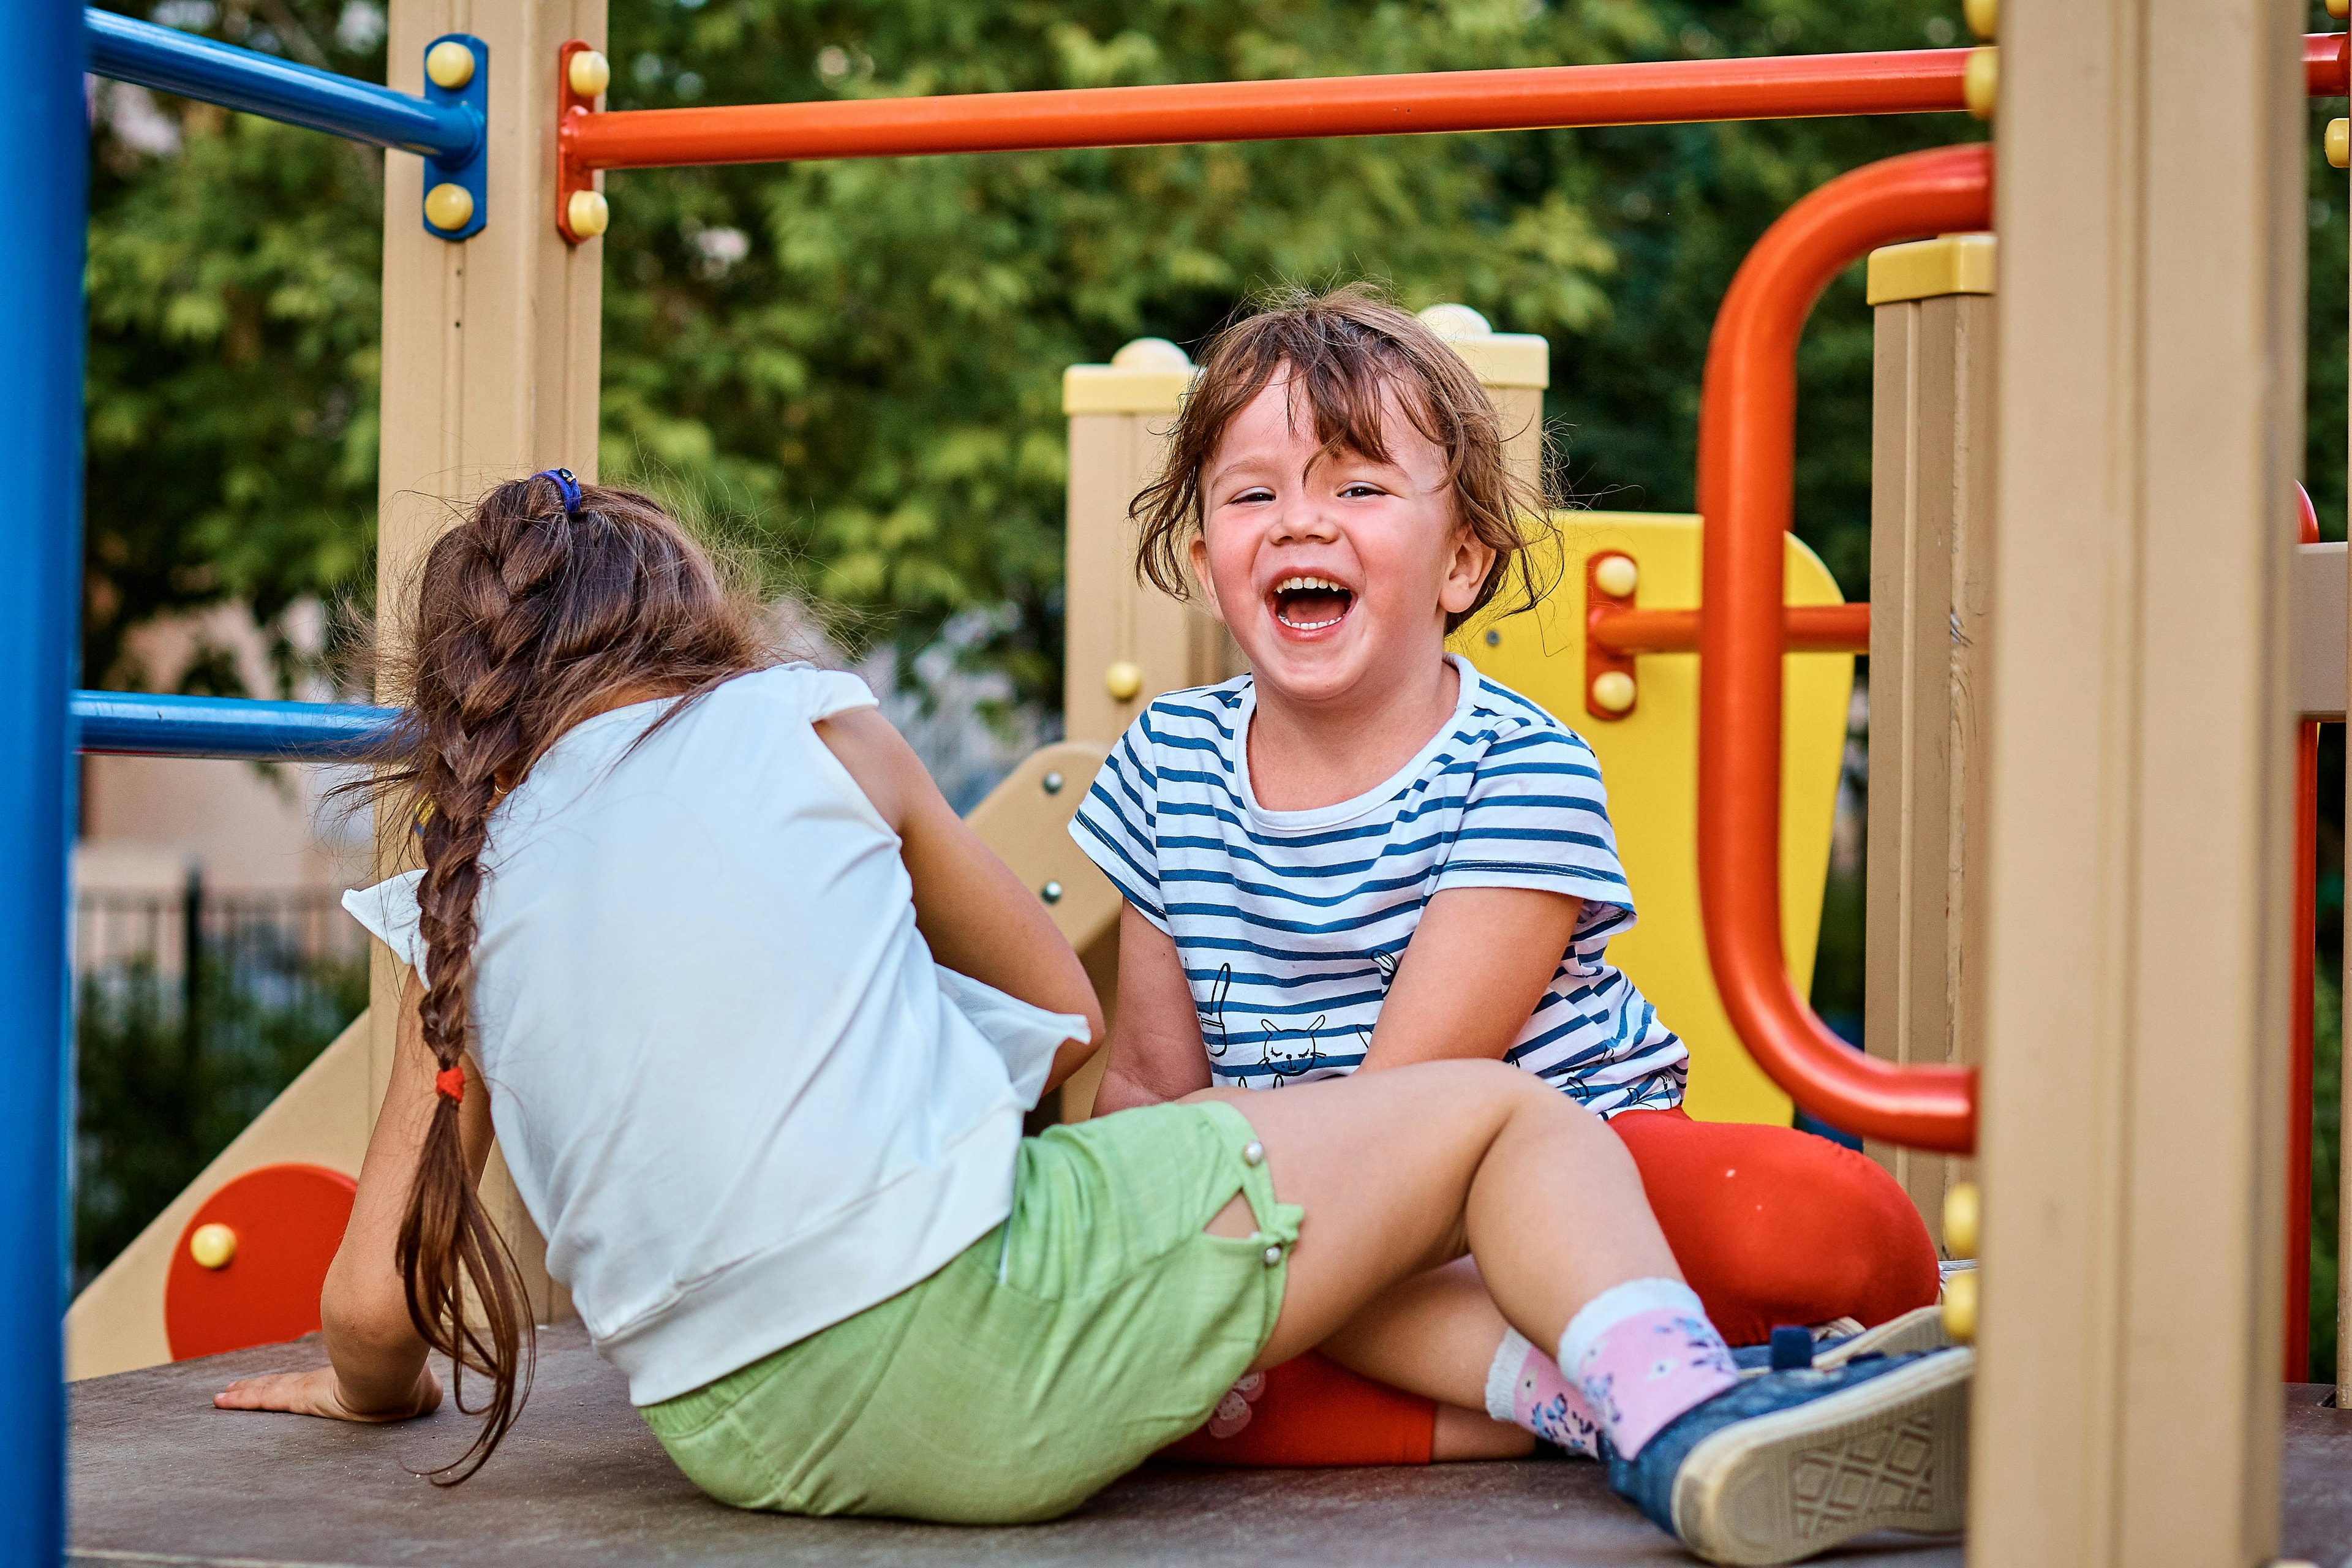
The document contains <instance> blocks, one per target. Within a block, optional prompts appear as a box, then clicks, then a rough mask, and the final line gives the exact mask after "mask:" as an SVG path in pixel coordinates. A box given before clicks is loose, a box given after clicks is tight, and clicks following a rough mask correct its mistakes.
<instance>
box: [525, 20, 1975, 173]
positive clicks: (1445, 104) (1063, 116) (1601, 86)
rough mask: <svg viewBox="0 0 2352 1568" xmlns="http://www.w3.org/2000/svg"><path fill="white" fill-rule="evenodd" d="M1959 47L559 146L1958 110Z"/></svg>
mask: <svg viewBox="0 0 2352 1568" xmlns="http://www.w3.org/2000/svg"><path fill="white" fill-rule="evenodd" d="M1968 57H1969V51H1968V50H1966V49H1907V50H1899V51H1894V52H1889V53H1883V54H1852V55H1780V56H1768V57H1765V58H1757V59H1729V60H1660V61H1654V62H1643V63H1637V64H1632V65H1598V66H1538V67H1532V68H1524V69H1517V70H1481V71H1424V72H1412V73H1400V74H1397V75H1394V76H1344V77H1318V78H1307V79H1287V80H1276V81H1222V82H1202V83H1193V84H1179V85H1170V86H1155V87H1097V88H1076V89H1064V90H1060V91H1052V92H987V93H959V94H950V95H946V96H942V97H937V98H867V99H849V100H839V101H825V102H806V103H755V104H740V105H736V106H733V107H730V108H719V109H646V110H618V111H611V110H608V111H606V112H605V113H603V114H584V115H573V116H567V117H565V119H564V121H563V122H562V126H561V128H560V131H559V135H560V136H561V137H562V143H563V153H564V155H565V156H566V157H567V158H569V159H571V160H572V161H573V162H575V163H578V164H580V165H581V166H583V167H584V168H593V169H645V168H656V167H662V166H667V165H680V164H704V163H773V162H782V161H787V160H794V159H807V158H884V157H904V156H908V155H910V154H915V153H1021V152H1037V151H1041V150H1044V149H1046V148H1053V147H1142V146H1156V145H1161V144H1165V143H1170V142H1274V141H1282V140H1286V139H1288V138H1292V137H1300V136H1391V135H1398V134H1402V133H1409V132H1438V131H1513V130H1522V129H1527V128H1530V127H1561V126H1578V125H1658V124H1675V123H1681V122H1684V121H1717V120H1783V119H1803V118H1810V117H1813V116H1819V115H1834V114H1920V113H1927V112H1932V111H1937V110H1960V109H1964V108H1966V107H1967V104H1966V101H1965V100H1964V99H1963V97H1962V94H1961V89H1960V75H1961V72H1962V71H1963V70H1964V69H1965V68H1966V66H1967V63H1968Z"/></svg>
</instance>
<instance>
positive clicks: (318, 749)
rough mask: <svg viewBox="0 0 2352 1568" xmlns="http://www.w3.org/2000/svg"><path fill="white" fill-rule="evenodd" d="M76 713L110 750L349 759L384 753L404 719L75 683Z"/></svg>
mask: <svg viewBox="0 0 2352 1568" xmlns="http://www.w3.org/2000/svg"><path fill="white" fill-rule="evenodd" d="M73 716H74V721H75V723H76V724H77V725H78V726H79V731H80V737H81V742H80V743H81V749H82V750H83V751H85V752H99V753H101V754H105V755H111V756H132V757H240V758H246V759H249V760H251V761H254V762H274V763H347V762H352V761H355V760H361V759H364V758H367V757H371V756H374V755H377V754H379V753H380V752H382V751H383V749H384V746H385V743H386V742H388V741H389V740H390V738H391V731H392V729H393V727H394V725H395V724H397V723H398V722H399V721H400V710H399V709H397V708H363V707H361V706H359V705H358V704H356V703H346V702H255V701H250V700H246V699H243V698H235V697H154V696H150V695H148V694H147V693H145V692H143V691H77V692H75V693H74V694H73Z"/></svg>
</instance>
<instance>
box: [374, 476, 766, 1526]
mask: <svg viewBox="0 0 2352 1568" xmlns="http://www.w3.org/2000/svg"><path fill="white" fill-rule="evenodd" d="M410 629H411V632H412V634H413V635H412V636H411V637H409V638H408V639H407V646H406V647H405V649H404V652H403V654H402V655H401V656H400V658H399V659H398V668H397V670H396V671H394V679H395V680H396V681H397V682H398V684H399V685H400V686H402V687H404V688H405V689H406V690H407V691H408V692H409V693H410V698H409V702H408V705H407V708H406V710H405V713H404V724H403V728H402V735H403V745H404V752H405V755H404V758H403V759H402V765H400V766H398V767H396V768H395V769H394V770H393V771H392V772H391V773H389V774H388V775H387V776H386V777H385V778H384V779H383V781H382V784H383V786H384V787H387V788H388V789H389V791H390V792H391V794H392V796H393V797H394V799H395V800H397V801H398V803H399V804H400V805H404V806H406V807H407V808H408V810H407V812H406V813H404V814H403V815H402V816H395V817H392V818H390V820H394V821H404V820H410V819H411V816H410V814H413V818H414V819H415V820H416V821H417V822H418V823H419V828H420V837H421V839H422V846H421V847H422V850H423V853H424V859H425V876H424V879H423V881H422V883H421V884H420V885H419V886H418V888H417V903H418V906H419V910H420V913H421V916H422V919H421V921H420V934H421V935H422V936H423V938H424V941H425V975H426V985H425V994H424V996H423V998H422V1000H421V1001H420V1003H419V1006H418V1012H419V1014H420V1016H421V1017H422V1020H423V1023H424V1026H425V1047H426V1048H427V1049H429V1050H430V1051H432V1053H433V1058H434V1061H435V1063H436V1066H437V1067H438V1068H440V1069H441V1073H442V1078H441V1079H439V1080H438V1081H439V1082H440V1083H441V1084H443V1085H449V1084H453V1083H454V1084H455V1085H457V1087H458V1089H462V1082H463V1080H462V1078H461V1077H458V1076H456V1075H457V1074H458V1073H459V1072H460V1071H461V1069H460V1065H459V1064H460V1059H461V1058H462V1057H463V1055H464V1053H465V1051H466V1048H467V1044H468V1034H467V1031H468V1027H469V1022H468V1007H467V1001H468V997H469V995H470V994H471V992H472V989H473V984H474V943H475V940H476V938H477V936H478V922H477V907H478V896H479V894H480V891H481V887H482V879H483V875H484V868H483V865H482V858H483V851H484V848H485V847H486V846H487V844H488V823H489V816H490V811H491V808H492V806H493V805H496V804H497V803H498V801H499V799H500V798H501V797H502V796H503V795H505V794H506V793H507V792H509V791H510V790H512V789H513V788H514V787H515V786H516V785H517V784H520V783H521V782H522V780H523V778H524V777H525V775H527V774H528V773H530V769H531V766H532V764H534V763H537V762H538V761H539V759H540V758H541V756H542V755H544V754H545V753H546V752H547V750H548V748H549V747H550V746H551V745H553V744H554V743H555V742H556V741H557V740H558V739H559V738H561V737H562V735H563V733H564V732H565V731H568V730H570V729H571V728H572V726H573V725H574V724H577V723H579V722H580V721H582V720H583V719H585V718H588V717H590V716H592V715H593V714H595V713H598V712H602V711H604V710H606V709H608V708H611V707H613V706H614V705H615V700H616V699H618V700H624V701H639V700H646V699H651V698H656V697H677V698H681V699H683V700H680V701H677V702H672V703H670V704H668V705H667V709H666V710H665V711H664V713H663V715H662V717H661V718H660V719H659V720H658V721H656V723H655V724H653V725H651V726H649V727H648V728H647V730H646V735H647V736H649V735H651V734H652V733H653V732H654V731H655V730H657V729H659V728H660V727H661V725H663V724H666V723H667V722H668V721H670V720H672V719H674V718H676V717H677V715H678V714H679V713H680V712H682V711H683V710H685V709H686V708H687V707H688V706H689V705H690V704H691V702H692V701H693V700H695V699H696V698H698V697H700V696H701V695H703V694H704V693H706V692H708V691H709V690H711V689H713V688H715V687H717V686H718V685H719V684H720V683H721V682H723V681H726V680H729V679H733V678H734V677H736V676H738V675H743V674H747V673H749V672H751V671H752V670H755V669H759V668H765V667H767V666H769V665H772V664H773V663H775V662H776V658H775V656H774V655H773V654H772V652H771V651H770V650H769V647H768V643H767V639H766V638H765V637H763V636H762V635H761V631H760V623H759V619H758V614H757V611H756V609H755V608H754V607H753V606H752V605H750V604H749V603H748V602H747V601H746V600H745V599H743V598H742V597H740V596H739V595H733V594H730V592H729V591H728V589H727V588H726V586H725V585H724V584H722V583H721V581H720V578H719V573H718V571H717V570H716V568H715V567H714V566H713V564H712V563H711V561H710V558H709V556H708V555H707V554H705V553H704V552H703V551H702V549H701V548H700V547H699V546H698V544H696V543H695V542H694V541H693V539H692V538H691V537H690V536H688V533H687V532H686V531H685V530H684V529H683V528H681V527H680V526H679V525H678V524H677V522H676V521H673V520H672V519H671V518H670V517H669V516H668V515H667V513H665V512H664V511H663V510H662V509H661V508H660V507H659V506H657V505H656V503H655V502H654V501H652V500H649V499H648V498H646V497H645V496H642V495H639V494H636V493H635V492H633V491H629V490H624V489H606V488H604V487H602V486H596V485H588V486H580V485H576V484H575V483H573V482H572V477H571V475H570V474H568V473H564V474H562V483H561V484H559V483H558V481H557V479H553V478H551V477H549V476H547V475H535V476H533V477H532V478H530V479H519V480H515V481H512V482H509V483H507V484H502V485H499V487H498V488H496V489H492V490H491V491H490V492H489V493H488V494H487V495H485V496H483V497H482V498H481V500H479V501H478V503H476V505H475V507H474V510H473V511H472V513H471V514H470V515H469V516H468V517H467V519H466V520H465V521H463V522H462V523H460V524H459V525H458V526H457V527H456V528H454V529H451V530H450V531H448V532H447V533H445V534H444V535H442V536H441V538H440V540H439V541H438V542H436V543H435V544H434V546H433V549H432V551H431V552H430V553H429V554H428V555H427V556H426V558H425V569H424V573H423V574H422V577H421V580H420V582H419V592H418V595H417V605H416V617H415V623H414V625H413V626H412V627H411V628H410ZM645 738H646V737H645V736H640V737H639V741H638V743H640V744H642V743H643V741H644V739H645ZM457 1103H458V1101H457V1094H456V1093H454V1092H451V1090H450V1089H447V1088H444V1089H442V1091H441V1092H440V1093H439V1094H437V1095H436V1099H435V1102H434V1109H433V1120H432V1122H431V1125H430V1126H429V1127H428V1129H427V1130H426V1132H425V1148H424V1152H423V1154H422V1156H421V1157H420V1159H419V1160H418V1163H417V1167H416V1179H415V1184H414V1185H413V1186H412V1187H411V1188H410V1190H409V1194H408V1207H407V1211H406V1213H405V1214H404V1215H403V1217H402V1220H401V1225H400V1238H399V1242H398V1245H397V1249H396V1257H397V1259H398V1262H399V1266H400V1274H401V1280H402V1284H403V1287H404V1290H405V1292H406V1296H407V1304H408V1316H409V1321H411V1322H412V1323H414V1324H415V1328H416V1331H417V1333H418V1334H420V1335H421V1336H423V1338H424V1340H425V1343H426V1344H428V1345H430V1346H431V1347H432V1348H433V1349H434V1350H436V1351H438V1352H441V1353H442V1354H444V1355H446V1356H448V1357H449V1358H450V1360H451V1362H452V1363H453V1375H454V1377H455V1378H456V1380H457V1384H456V1389H455V1392H456V1394H457V1405H458V1408H459V1409H461V1410H466V1411H467V1414H469V1415H471V1414H479V1415H483V1416H484V1417H485V1419H484V1422H483V1425H482V1428H481V1431H480V1432H479V1433H478V1435H477V1436H476V1437H475V1439H474V1443H473V1445H472V1447H469V1448H467V1450H466V1452H465V1453H464V1454H462V1455H460V1456H459V1457H458V1458H457V1459H455V1460H453V1461H451V1462H450V1463H449V1464H448V1465H446V1466H444V1467H442V1468H439V1469H436V1470H435V1471H433V1472H431V1473H432V1475H433V1477H434V1479H436V1481H439V1482H441V1483H443V1484H445V1485H446V1484H454V1483H455V1482H457V1481H461V1480H463V1479H466V1478H467V1476H470V1475H472V1474H473V1473H474V1472H475V1471H476V1470H478V1469H479V1468H481V1466H482V1464H483V1462H484V1461H485V1460H487V1459H488V1458H489V1456H490V1453H491V1451H492V1450H493V1449H495V1448H496V1447H498V1444H499V1439H500V1438H501V1437H503V1436H505V1435H506V1432H507V1429H508V1428H509V1427H510V1426H513V1424H514V1420H515V1417H516V1415H518V1414H520V1410H521V1408H522V1401H523V1398H524V1397H525V1396H526V1395H527V1394H528V1393H529V1390H530V1358H531V1351H532V1329H531V1321H530V1308H529V1302H528V1300H527V1299H526V1297H525V1295H524V1293H523V1290H522V1287H521V1284H520V1276H519V1273H518V1271H517V1269H516V1267H515V1262H514V1258H513V1255H512V1253H511V1252H510V1251H509V1249H508V1247H507V1245H506V1242H505V1240H504V1239H503V1238H502V1237H499V1233H498V1231H497V1229H496V1227H495V1226H492V1225H491V1223H490V1218H489V1215H488V1211H487V1210H486V1209H484V1207H483V1206H482V1203H481V1199H480V1196H479V1194H478V1193H477V1192H476V1191H475V1188H474V1184H473V1182H472V1180H471V1179H470V1177H469V1175H468V1173H467V1169H466V1162H465V1152H464V1145H463V1142H462V1141H461V1139H460V1136H459V1129H458V1115H457ZM469 1298H470V1300H469ZM469 1307H470V1308H471V1309H472V1312H471V1314H470V1315H469V1313H468V1308H469ZM469 1369H470V1370H472V1371H474V1372H476V1373H480V1374H482V1375H484V1376H487V1377H488V1379H489V1380H490V1393H489V1396H488V1399H487V1400H486V1401H485V1402H484V1404H483V1405H481V1406H480V1407H479V1409H478V1410H474V1409H468V1407H467V1405H466V1403H465V1397H464V1380H465V1374H466V1373H467V1370H469Z"/></svg>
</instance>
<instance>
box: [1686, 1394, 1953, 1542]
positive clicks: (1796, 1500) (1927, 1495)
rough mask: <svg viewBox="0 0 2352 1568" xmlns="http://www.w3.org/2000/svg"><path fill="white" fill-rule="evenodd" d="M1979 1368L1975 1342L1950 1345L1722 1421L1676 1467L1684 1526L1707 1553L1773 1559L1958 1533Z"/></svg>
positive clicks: (1687, 1535) (1689, 1540) (1692, 1539)
mask: <svg viewBox="0 0 2352 1568" xmlns="http://www.w3.org/2000/svg"><path fill="white" fill-rule="evenodd" d="M1975 1369H1976V1352H1974V1351H1970V1350H1965V1349H1963V1350H1955V1351H1950V1352H1946V1353H1944V1354H1942V1355H1936V1356H1928V1357H1926V1358H1923V1359H1922V1360H1920V1361H1918V1362H1916V1363H1912V1364H1910V1365H1907V1366H1903V1367H1898V1368H1896V1369H1895V1371H1893V1372H1889V1373H1885V1374H1883V1375H1881V1376H1878V1377H1874V1378H1872V1379H1871V1380H1870V1381H1869V1382H1867V1383H1864V1384H1857V1385H1855V1386H1854V1387H1852V1388H1848V1389H1843V1390H1841V1391H1839V1392H1838V1393H1836V1394H1829V1395H1827V1396H1825V1397H1823V1398H1821V1399H1817V1400H1814V1401H1812V1402H1811V1404H1808V1405H1797V1406H1795V1407H1793V1408H1791V1409H1788V1410H1781V1411H1776V1412H1774V1413H1773V1414H1772V1415H1759V1416H1758V1417H1757V1418H1755V1419H1754V1420H1752V1421H1742V1422H1739V1423H1738V1424H1736V1425H1734V1426H1727V1427H1725V1428H1724V1429H1723V1430H1722V1431H1720V1432H1717V1433H1716V1434H1714V1435H1713V1436H1709V1437H1707V1438H1706V1439H1704V1440H1703V1441H1701V1442H1700V1443H1699V1444H1698V1446H1697V1447H1694V1448H1693V1449H1692V1450H1691V1451H1690V1453H1689V1455H1688V1456H1687V1457H1685V1458H1684V1460H1683V1462H1682V1465H1681V1467H1680V1468H1679V1470H1678V1471H1677V1472H1676V1474H1675V1489H1674V1517H1675V1534H1676V1535H1678V1536H1680V1537H1681V1538H1682V1541H1683V1543H1684V1544H1685V1545H1686V1546H1688V1547H1689V1548H1690V1549H1691V1550H1692V1551H1694V1552H1697V1553H1698V1554H1699V1555H1700V1556H1702V1557H1705V1558H1706V1559H1707V1560H1708V1561H1710V1562H1714V1563H1729V1564H1734V1565H1735V1568H1768V1565H1769V1564H1773V1563H1794V1562H1796V1561H1798V1560H1799V1559H1801V1558H1805V1557H1810V1556H1811V1555H1813V1554H1814V1553H1815V1552H1826V1551H1828V1550H1829V1549H1830V1548H1831V1547H1832V1546H1835V1545H1837V1544H1838V1543H1840V1542H1844V1541H1850V1540H1852V1539H1853V1537H1855V1536H1857V1535H1866V1534H1868V1533H1870V1532H1871V1531H1878V1530H1902V1531H1916V1532H1921V1533H1928V1534H1947V1533H1949V1532H1952V1531H1958V1529H1960V1527H1961V1525H1962V1524H1963V1523H1964V1522H1965V1521H1966V1517H1967V1510H1968V1492H1969V1485H1968V1482H1969V1379H1970V1376H1971V1374H1972V1373H1974V1371H1975Z"/></svg>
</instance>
